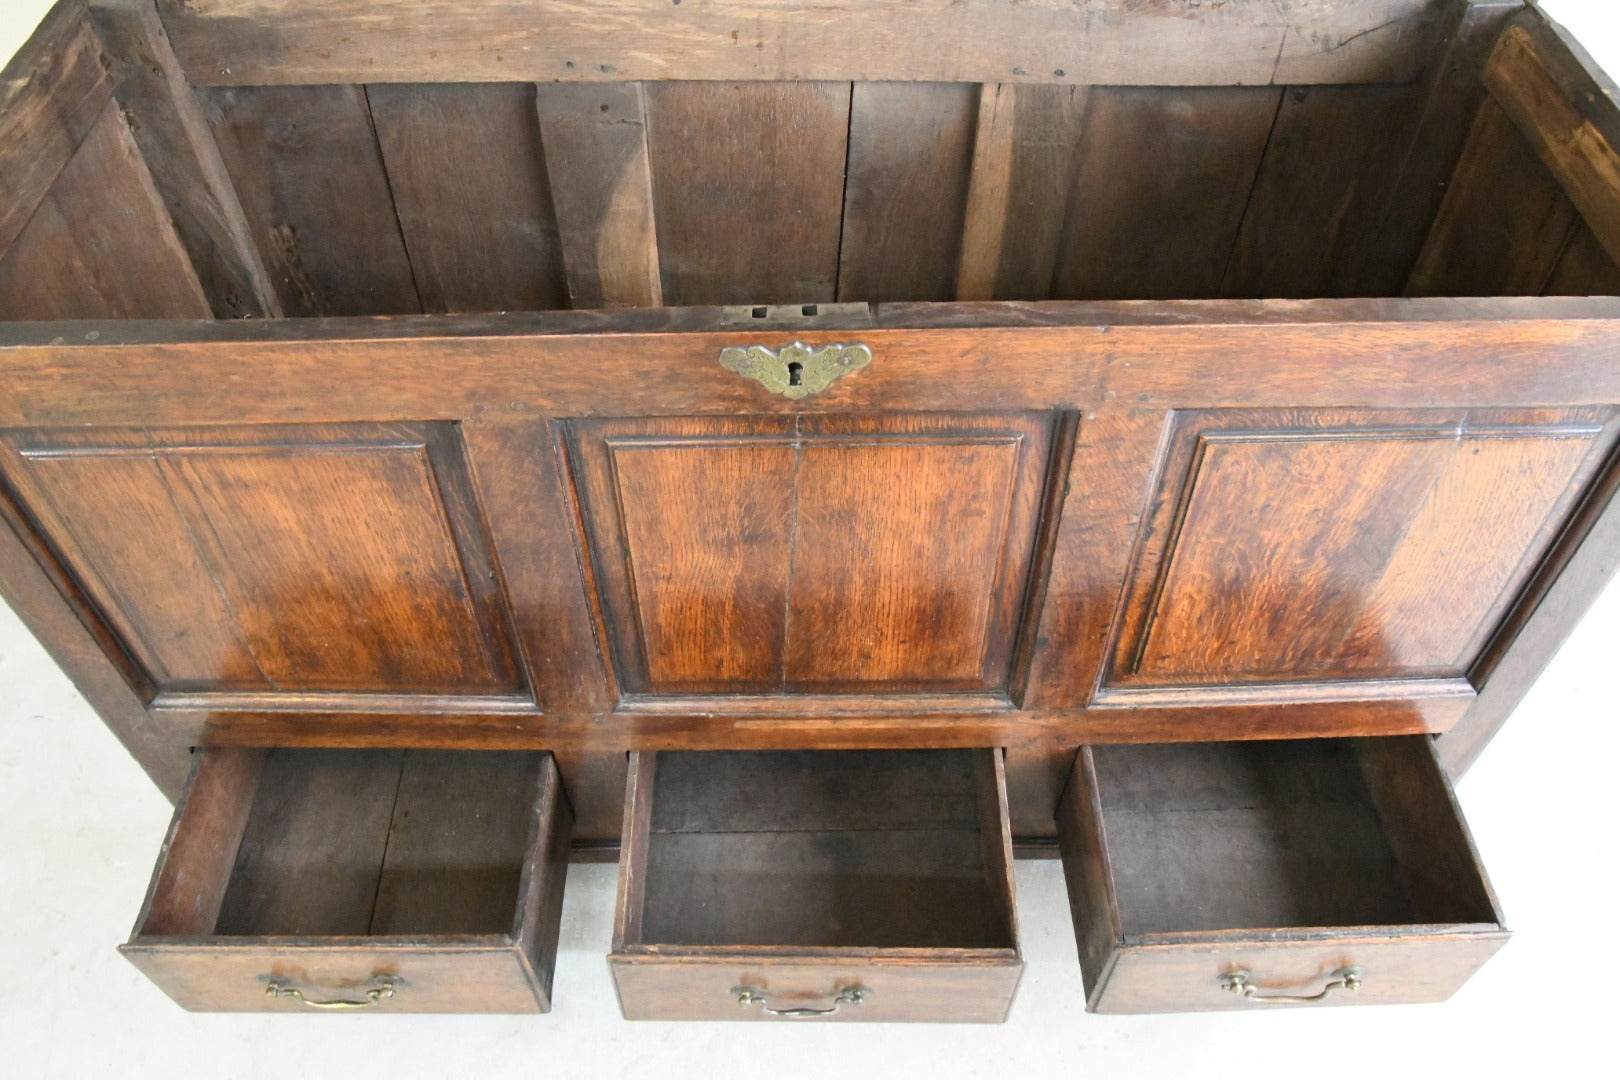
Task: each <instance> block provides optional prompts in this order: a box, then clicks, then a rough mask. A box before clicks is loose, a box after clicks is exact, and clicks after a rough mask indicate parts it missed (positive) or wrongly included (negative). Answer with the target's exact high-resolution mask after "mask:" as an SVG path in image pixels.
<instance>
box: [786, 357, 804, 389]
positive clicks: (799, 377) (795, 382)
mask: <svg viewBox="0 0 1620 1080" xmlns="http://www.w3.org/2000/svg"><path fill="white" fill-rule="evenodd" d="M788 385H789V386H803V385H804V365H803V364H801V363H799V362H798V361H797V360H794V361H792V362H790V363H789V364H788Z"/></svg>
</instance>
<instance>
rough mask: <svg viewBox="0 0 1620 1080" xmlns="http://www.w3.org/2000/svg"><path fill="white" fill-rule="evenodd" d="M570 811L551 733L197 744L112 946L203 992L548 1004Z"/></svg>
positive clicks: (222, 1004)
mask: <svg viewBox="0 0 1620 1080" xmlns="http://www.w3.org/2000/svg"><path fill="white" fill-rule="evenodd" d="M572 822H573V814H572V811H571V810H570V808H569V804H568V800H567V798H566V797H565V796H564V794H563V791H562V784H561V780H560V778H559V776H558V773H557V768H556V763H555V762H554V761H553V760H552V758H551V756H550V755H549V754H545V753H538V752H504V751H503V752H490V753H469V752H459V751H427V750H424V751H415V750H411V751H397V750H383V751H350V750H300V749H271V750H259V749H243V748H209V749H203V750H200V751H199V752H198V753H197V755H196V760H195V764H194V766H193V771H192V776H191V780H190V782H189V783H188V785H187V788H186V791H185V793H184V795H183V797H182V798H181V800H180V804H179V806H178V807H177V809H176V811H175V817H174V820H173V822H172V823H171V825H170V828H169V836H168V839H167V840H166V842H165V843H164V846H163V850H162V852H161V853H160V855H159V856H158V863H157V868H156V870H155V871H154V873H153V877H152V885H151V888H150V889H149V891H148V893H147V899H146V903H145V905H144V907H143V908H142V911H141V914H140V917H139V918H138V920H137V922H136V926H135V932H134V934H133V936H132V937H131V939H130V941H129V942H128V943H127V944H126V945H124V946H123V947H122V950H121V951H122V952H123V953H124V955H125V956H127V957H129V959H130V961H131V962H132V963H134V964H135V966H136V967H138V968H139V969H140V970H141V971H142V972H144V973H145V974H146V975H147V976H148V977H149V978H150V979H151V980H152V981H153V982H155V983H157V984H158V986H159V987H161V988H162V989H163V991H164V992H165V993H167V994H168V995H169V996H170V997H171V998H173V999H174V1000H175V1001H176V1002H177V1003H178V1004H180V1005H181V1006H183V1007H184V1008H187V1009H191V1010H194V1011H199V1012H310V1013H314V1012H321V1011H326V1012H379V1013H381V1012H424V1013H450V1012H463V1013H533V1012H544V1011H546V1010H548V1009H549V1008H550V1006H551V977H552V972H553V970H554V967H555V963H556V955H557V938H558V929H559V925H560V919H561V912H562V897H563V886H564V883H565V881H566V874H567V858H568V842H569V835H570V831H571V827H572Z"/></svg>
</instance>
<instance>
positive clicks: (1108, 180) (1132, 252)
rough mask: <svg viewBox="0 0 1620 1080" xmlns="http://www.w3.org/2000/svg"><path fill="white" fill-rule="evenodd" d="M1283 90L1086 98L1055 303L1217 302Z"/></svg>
mask: <svg viewBox="0 0 1620 1080" xmlns="http://www.w3.org/2000/svg"><path fill="white" fill-rule="evenodd" d="M1280 97H1281V91H1279V90H1275V89H1269V88H1260V87H1211V88H1207V89H1193V90H1181V89H1151V90H1144V89H1135V88H1118V87H1100V88H1098V89H1095V90H1093V91H1092V92H1091V103H1090V109H1089V111H1088V113H1087V117H1086V127H1085V133H1084V135H1083V137H1082V141H1081V143H1080V149H1079V168H1078V174H1077V176H1076V178H1075V181H1074V191H1073V195H1072V197H1071V200H1070V202H1069V209H1068V222H1067V226H1066V231H1065V233H1064V237H1063V245H1062V254H1061V256H1060V258H1059V260H1058V265H1057V267H1056V273H1055V275H1054V277H1053V279H1052V280H1053V285H1052V295H1053V296H1054V297H1061V298H1063V299H1077V300H1079V299H1100V300H1152V299H1180V298H1192V297H1208V296H1218V295H1220V291H1221V282H1222V277H1223V275H1224V274H1225V272H1226V263H1227V258H1228V257H1229V256H1230V254H1231V251H1232V245H1233V243H1234V242H1235V241H1236V239H1237V235H1238V227H1239V225H1240V224H1241V223H1242V221H1243V212H1244V209H1245V208H1246V207H1247V206H1248V202H1249V192H1250V190H1251V189H1252V188H1253V186H1254V180H1255V174H1256V173H1257V172H1258V170H1259V168H1260V160H1261V157H1262V156H1263V155H1264V154H1265V152H1266V142H1267V140H1268V139H1269V138H1270V136H1271V129H1272V123H1273V121H1274V120H1275V119H1276V117H1277V110H1278V108H1279V104H1280Z"/></svg>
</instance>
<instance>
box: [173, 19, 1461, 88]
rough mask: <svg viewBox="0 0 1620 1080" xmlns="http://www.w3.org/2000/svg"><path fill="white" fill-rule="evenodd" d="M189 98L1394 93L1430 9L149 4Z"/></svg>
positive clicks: (1434, 27) (1426, 37) (1423, 56)
mask: <svg viewBox="0 0 1620 1080" xmlns="http://www.w3.org/2000/svg"><path fill="white" fill-rule="evenodd" d="M162 4H163V8H162V10H163V16H164V21H165V22H166V23H167V25H168V27H169V31H170V33H171V34H173V36H174V39H175V47H176V51H177V52H179V54H180V56H181V58H182V59H183V60H184V62H185V66H186V71H187V73H188V74H189V75H190V76H191V78H192V80H193V81H194V82H195V83H197V84H199V85H268V84H274V83H283V84H302V83H359V82H366V83H376V82H465V81H486V82H487V81H494V82H505V81H515V80H521V81H525V82H551V81H553V80H563V81H573V80H584V79H589V80H594V81H621V80H626V79H632V80H633V79H719V80H735V79H810V80H835V81H849V80H855V81H861V80H873V81H907V82H910V81H922V82H969V83H978V82H998V81H1009V80H1011V81H1030V82H1044V81H1058V82H1069V83H1072V84H1084V83H1094V84H1103V85H1108V84H1114V85H1129V84H1138V85H1149V86H1152V85H1192V86H1229V85H1266V84H1270V83H1277V84H1280V85H1283V84H1286V85H1299V84H1306V83H1318V82H1327V83H1332V82H1402V81H1405V80H1407V79H1410V78H1412V77H1413V76H1415V75H1416V74H1417V73H1418V72H1419V71H1421V70H1422V68H1423V66H1424V63H1425V62H1426V61H1427V59H1428V57H1429V55H1430V53H1431V51H1432V49H1433V48H1434V47H1435V46H1436V45H1437V44H1438V35H1439V32H1440V31H1442V30H1443V29H1444V27H1445V13H1446V9H1447V8H1448V7H1449V4H1447V3H1446V2H1445V0H1227V2H1225V3H1221V4H1213V5H1203V6H1201V8H1199V9H1196V10H1191V11H1189V10H1188V9H1187V5H1185V4H1182V3H1170V4H1166V3H1153V4H1150V5H1145V6H1144V5H1142V4H1139V3H1128V4H1122V3H1121V0H1039V2H1035V3H1020V2H1017V0H971V2H968V3H961V2H956V0H912V2H904V0H869V2H866V3H862V4H860V5H857V6H853V7H852V6H851V5H849V4H843V3H837V2H835V0H809V2H808V3H806V2H802V0H696V2H692V3H688V4H684V5H679V7H678V10H677V6H676V5H671V4H669V3H667V2H666V0H601V2H598V3H592V4H589V5H556V4H547V5H543V6H539V7H537V6H536V5H535V4H533V3H532V2H531V0H489V2H485V3H480V4H476V5H469V4H466V3H464V2H462V0H327V2H325V3H321V4H309V3H306V2H304V0H209V2H208V3H198V2H196V0H162Z"/></svg>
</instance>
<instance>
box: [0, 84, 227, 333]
mask: <svg viewBox="0 0 1620 1080" xmlns="http://www.w3.org/2000/svg"><path fill="white" fill-rule="evenodd" d="M114 193H116V194H114ZM211 314H212V312H211V311H210V308H209V305H208V298H207V297H206V296H204V295H203V290H202V285H201V284H200V283H199V282H198V280H197V275H196V274H195V273H194V272H193V270H192V267H191V262H190V260H189V259H187V257H186V253H185V249H184V248H182V247H181V245H180V240H179V237H178V236H177V235H176V234H175V231H174V226H173V224H172V223H171V222H170V220H169V216H168V214H167V212H165V210H164V208H163V202H162V199H161V198H160V197H159V195H158V193H157V189H156V188H154V187H153V186H152V177H151V174H149V173H148V172H147V171H146V165H145V164H144V163H143V162H142V161H141V156H140V151H138V150H137V149H136V148H135V143H134V140H133V139H132V138H131V137H130V132H129V128H128V126H127V125H126V124H125V123H124V117H123V114H122V113H121V112H120V111H119V109H118V107H117V105H115V104H114V103H112V102H108V103H107V105H106V106H105V107H104V108H103V110H102V115H101V119H100V120H99V121H98V122H97V124H96V127H95V129H94V130H93V131H92V132H91V133H90V134H89V135H88V136H87V137H86V138H85V140H84V143H83V144H82V145H81V146H80V147H79V150H78V152H77V153H76V154H74V156H73V160H72V161H71V162H69V163H68V166H67V168H65V169H63V170H62V173H61V175H60V176H58V177H57V178H56V183H55V184H54V185H53V186H52V188H51V192H50V194H49V195H47V196H46V197H45V199H44V201H42V202H41V203H40V205H39V208H38V209H37V210H36V211H35V213H34V216H33V218H32V219H31V220H30V221H29V223H28V225H27V227H26V228H25V229H24V230H23V232H22V234H21V235H19V236H18V237H17V240H16V242H15V243H14V244H12V246H11V249H10V250H9V251H7V252H6V254H5V257H4V258H3V259H0V319H38V320H45V319H206V318H208V317H209V316H210V315H211Z"/></svg>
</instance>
